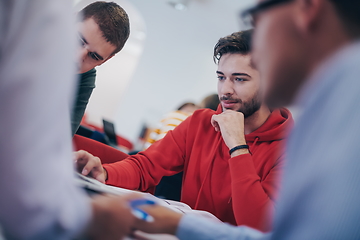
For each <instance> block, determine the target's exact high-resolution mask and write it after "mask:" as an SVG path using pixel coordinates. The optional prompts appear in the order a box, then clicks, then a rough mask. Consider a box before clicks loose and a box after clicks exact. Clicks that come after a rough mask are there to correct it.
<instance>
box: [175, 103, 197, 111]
mask: <svg viewBox="0 0 360 240" xmlns="http://www.w3.org/2000/svg"><path fill="white" fill-rule="evenodd" d="M187 106H192V107H195V106H196V105H195V103H192V102H186V103H184V104H181V106H180V107H178V109H177V110H178V111H180V110H181V109H183V108H184V107H187Z"/></svg>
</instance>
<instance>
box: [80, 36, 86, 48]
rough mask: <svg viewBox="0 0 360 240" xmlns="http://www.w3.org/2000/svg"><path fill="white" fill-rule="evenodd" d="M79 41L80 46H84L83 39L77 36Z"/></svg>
mask: <svg viewBox="0 0 360 240" xmlns="http://www.w3.org/2000/svg"><path fill="white" fill-rule="evenodd" d="M79 42H80V45H81V46H82V47H83V46H85V44H86V43H85V41H84V39H82V38H81V37H79Z"/></svg>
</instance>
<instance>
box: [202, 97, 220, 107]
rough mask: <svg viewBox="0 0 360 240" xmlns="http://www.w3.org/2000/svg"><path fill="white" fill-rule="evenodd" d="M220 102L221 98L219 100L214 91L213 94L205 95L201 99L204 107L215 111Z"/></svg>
mask: <svg viewBox="0 0 360 240" xmlns="http://www.w3.org/2000/svg"><path fill="white" fill-rule="evenodd" d="M219 103H220V100H219V96H218V95H217V94H216V93H214V94H211V95H209V96H207V97H205V98H204V99H203V100H202V101H201V105H202V107H204V108H210V109H212V110H214V111H216V109H217V107H218V105H219Z"/></svg>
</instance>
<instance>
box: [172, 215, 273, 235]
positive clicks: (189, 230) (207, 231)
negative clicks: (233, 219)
mask: <svg viewBox="0 0 360 240" xmlns="http://www.w3.org/2000/svg"><path fill="white" fill-rule="evenodd" d="M176 236H177V237H178V238H179V239H180V240H213V239H214V240H218V239H226V240H267V239H270V234H269V233H267V234H264V233H261V232H259V231H257V230H255V229H252V228H248V227H245V226H239V227H235V226H232V225H229V224H226V223H219V222H215V221H211V220H209V219H206V218H201V217H198V216H196V215H192V214H187V215H184V216H183V217H182V219H181V221H180V224H179V226H178V229H177V233H176Z"/></svg>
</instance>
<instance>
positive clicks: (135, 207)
mask: <svg viewBox="0 0 360 240" xmlns="http://www.w3.org/2000/svg"><path fill="white" fill-rule="evenodd" d="M154 204H156V203H155V202H154V201H152V200H149V199H146V198H140V199H134V200H131V201H130V207H131V209H132V213H133V214H134V215H135V217H137V218H139V219H140V220H143V221H146V222H153V221H154V218H153V217H152V216H151V215H149V214H148V213H147V212H145V211H144V210H142V209H140V208H138V206H141V205H154Z"/></svg>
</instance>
